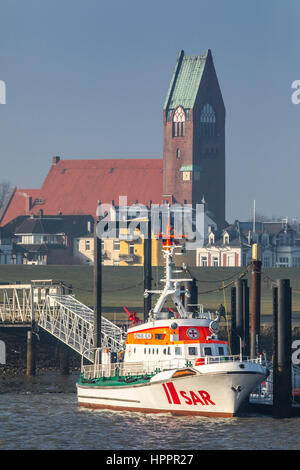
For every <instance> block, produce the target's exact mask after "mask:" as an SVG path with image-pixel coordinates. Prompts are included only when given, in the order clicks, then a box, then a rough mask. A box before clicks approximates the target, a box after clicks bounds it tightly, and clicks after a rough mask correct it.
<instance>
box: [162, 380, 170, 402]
mask: <svg viewBox="0 0 300 470" xmlns="http://www.w3.org/2000/svg"><path fill="white" fill-rule="evenodd" d="M163 387H164V391H165V393H166V395H167V399H168V402H169V403H170V405H172V400H171V398H170V395H169V392H168V389H167V387H166V385H165V384H163Z"/></svg>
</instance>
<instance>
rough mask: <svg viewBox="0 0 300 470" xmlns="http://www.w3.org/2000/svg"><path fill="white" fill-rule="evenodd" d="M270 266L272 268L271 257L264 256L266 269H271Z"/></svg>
mask: <svg viewBox="0 0 300 470" xmlns="http://www.w3.org/2000/svg"><path fill="white" fill-rule="evenodd" d="M270 266H271V263H270V257H269V256H263V267H264V268H269V267H270Z"/></svg>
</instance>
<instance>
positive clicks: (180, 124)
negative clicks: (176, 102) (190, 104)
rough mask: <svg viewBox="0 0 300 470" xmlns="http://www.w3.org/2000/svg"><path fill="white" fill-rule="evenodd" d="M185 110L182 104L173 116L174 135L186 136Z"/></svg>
mask: <svg viewBox="0 0 300 470" xmlns="http://www.w3.org/2000/svg"><path fill="white" fill-rule="evenodd" d="M184 126H185V112H184V110H183V108H182V107H181V106H178V108H176V110H175V113H174V116H173V137H184V130H185V129H184Z"/></svg>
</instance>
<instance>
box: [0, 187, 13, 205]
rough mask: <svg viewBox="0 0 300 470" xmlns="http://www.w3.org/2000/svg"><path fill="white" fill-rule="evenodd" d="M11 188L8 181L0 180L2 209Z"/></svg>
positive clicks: (0, 203)
mask: <svg viewBox="0 0 300 470" xmlns="http://www.w3.org/2000/svg"><path fill="white" fill-rule="evenodd" d="M10 190H11V184H10V183H9V182H8V181H2V182H0V209H1V208H2V207H3V204H4V203H5V201H6V198H7V196H8V195H9V192H10Z"/></svg>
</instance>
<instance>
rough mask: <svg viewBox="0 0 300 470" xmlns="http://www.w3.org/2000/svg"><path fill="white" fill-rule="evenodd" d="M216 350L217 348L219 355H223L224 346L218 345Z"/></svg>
mask: <svg viewBox="0 0 300 470" xmlns="http://www.w3.org/2000/svg"><path fill="white" fill-rule="evenodd" d="M218 350H219V356H224V348H222V347H220V346H219V347H218Z"/></svg>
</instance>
